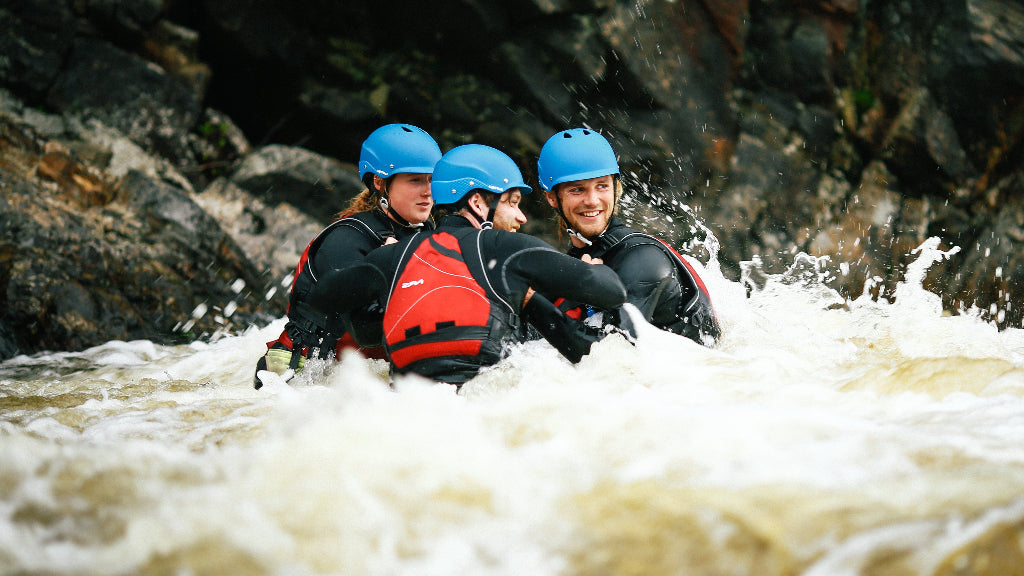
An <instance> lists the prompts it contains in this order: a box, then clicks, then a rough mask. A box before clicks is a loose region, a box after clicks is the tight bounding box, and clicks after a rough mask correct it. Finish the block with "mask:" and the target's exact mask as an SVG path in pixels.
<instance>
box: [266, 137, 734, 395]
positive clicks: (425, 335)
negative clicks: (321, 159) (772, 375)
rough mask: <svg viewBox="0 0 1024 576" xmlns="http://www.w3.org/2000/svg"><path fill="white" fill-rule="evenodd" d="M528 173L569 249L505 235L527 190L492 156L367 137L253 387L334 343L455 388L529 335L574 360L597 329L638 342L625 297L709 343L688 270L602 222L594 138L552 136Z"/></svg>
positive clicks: (604, 163)
mask: <svg viewBox="0 0 1024 576" xmlns="http://www.w3.org/2000/svg"><path fill="white" fill-rule="evenodd" d="M537 173H538V179H539V184H540V188H541V190H542V191H543V193H544V197H545V199H546V201H547V202H548V204H550V205H551V207H552V208H554V209H555V210H556V212H557V214H558V217H559V218H560V220H561V223H562V224H563V225H564V228H565V231H566V232H567V234H568V236H569V243H570V246H569V249H568V252H567V253H564V254H563V253H561V252H559V251H558V250H556V249H555V248H554V247H552V246H551V245H550V244H548V243H547V242H545V241H543V240H540V239H538V238H535V237H532V236H529V235H527V234H515V232H516V231H517V230H518V229H519V228H520V227H521V226H522V225H523V224H524V223H526V216H525V215H524V214H523V211H522V210H521V209H520V202H521V201H522V200H523V197H524V196H525V195H527V194H530V193H531V192H532V191H533V188H532V187H531V186H529V185H527V184H526V182H525V181H524V179H523V176H522V173H521V171H520V170H519V167H518V166H517V165H516V163H515V162H514V161H513V160H512V159H511V158H510V157H508V156H507V155H506V154H504V153H503V152H501V151H499V150H497V149H495V148H492V147H489V146H484V145H481V144H466V145H462V146H457V147H455V148H452V149H451V150H449V151H448V152H446V153H444V154H442V153H441V150H440V147H439V146H438V145H437V143H436V142H435V141H434V139H433V138H432V137H431V136H430V135H429V134H427V133H426V132H425V131H424V130H422V129H420V128H417V127H415V126H412V125H409V124H388V125H386V126H383V127H381V128H378V129H377V130H375V131H374V132H373V133H372V134H370V136H369V137H367V139H366V140H365V141H364V142H363V145H362V149H361V152H360V158H359V175H360V179H361V180H362V182H363V183H364V184H365V186H366V189H365V190H364V191H363V192H362V193H361V194H360V195H358V196H357V197H356V198H355V199H353V201H352V203H351V204H350V205H349V207H348V208H347V209H345V210H344V211H342V212H341V213H339V214H338V218H337V220H335V221H334V222H333V223H332V224H330V225H329V226H328V227H327V228H325V229H324V230H323V231H321V232H320V233H319V234H318V235H317V236H316V238H314V239H313V240H312V241H311V242H310V243H309V245H308V246H307V247H306V250H305V252H304V253H303V254H302V257H301V258H300V260H299V263H298V266H297V267H296V271H295V276H294V278H293V282H292V286H291V293H290V296H289V304H288V310H287V323H286V324H285V327H284V330H283V331H282V333H281V335H280V336H279V337H278V339H277V340H275V341H273V342H269V343H268V345H267V348H268V349H267V352H266V354H265V355H264V356H262V357H261V358H260V359H259V361H258V362H257V367H256V376H255V378H254V385H255V387H256V388H257V389H258V388H260V387H262V385H263V382H262V378H263V377H264V376H265V375H266V373H265V371H270V372H274V373H276V374H278V375H281V376H283V377H284V378H285V379H288V378H290V377H291V375H293V374H294V373H296V372H298V371H300V370H301V369H302V368H303V366H304V365H305V362H306V359H307V358H310V357H311V356H312V355H316V356H317V357H319V358H324V359H326V358H331V357H335V358H340V357H341V353H342V351H343V350H344V349H346V348H356V349H358V350H359V351H360V352H361V353H362V354H363V355H364V356H366V357H369V358H381V359H387V360H388V361H389V363H390V366H391V371H392V373H393V374H408V373H415V374H419V375H422V376H425V377H428V378H431V379H433V380H436V381H438V382H446V383H449V384H454V385H456V386H457V387H461V385H462V384H463V383H465V382H466V381H468V380H469V379H471V378H473V377H474V376H476V375H477V373H479V371H480V370H481V369H483V368H485V367H487V366H491V365H493V364H496V363H497V362H498V361H500V360H501V359H502V358H503V357H505V356H506V355H507V354H508V352H509V351H510V349H511V346H512V345H513V344H515V343H519V342H524V341H527V340H531V339H537V338H544V339H546V340H547V341H548V342H550V343H551V344H552V345H553V346H554V347H555V348H556V349H557V350H558V351H559V352H560V353H561V354H562V355H563V356H565V357H566V358H567V359H568V360H570V361H572V362H574V363H575V362H578V361H579V360H580V359H581V358H582V357H583V356H585V355H586V354H589V352H590V349H591V345H592V344H593V343H594V342H597V341H599V340H601V339H602V338H604V337H606V336H607V335H608V334H612V333H620V334H623V335H624V336H625V337H626V338H627V339H633V338H634V337H635V335H634V331H633V325H632V322H631V320H630V317H629V314H628V313H627V312H626V311H625V310H624V309H623V305H624V304H626V303H628V304H631V305H633V306H635V307H636V309H637V310H638V311H639V313H640V314H641V315H642V316H643V318H644V320H646V321H647V322H649V323H651V324H653V325H654V326H656V327H658V328H661V329H664V330H668V331H671V332H674V333H677V334H681V335H683V336H686V337H688V338H691V339H693V340H695V341H697V342H699V343H702V344H705V345H710V344H712V343H713V342H714V341H715V340H716V339H717V338H718V337H719V331H720V330H719V325H718V321H717V319H716V317H715V312H714V309H713V308H712V305H711V299H710V296H709V294H708V291H707V288H706V287H705V285H704V283H703V281H702V280H701V278H700V276H699V275H698V273H697V271H696V270H695V269H694V268H693V266H691V264H690V263H689V262H687V260H686V259H685V258H683V257H682V256H680V255H679V254H678V253H677V252H676V251H675V250H673V249H672V248H671V247H670V246H669V245H668V244H666V243H665V242H663V241H661V240H659V239H657V238H655V237H653V236H651V235H648V234H645V233H643V232H640V231H638V230H635V229H632V228H629V227H627V226H626V225H625V224H624V223H622V222H621V221H620V220H619V219H618V218H617V217H616V216H615V211H616V206H617V204H618V200H619V198H620V196H621V195H622V184H621V181H620V178H619V166H618V161H617V159H616V157H615V152H614V151H613V149H612V147H611V145H610V144H609V143H608V141H607V140H606V139H605V138H604V137H603V136H602V135H601V134H599V133H598V132H596V131H594V130H591V129H586V128H573V129H569V130H564V131H562V132H559V133H557V134H555V135H554V136H552V137H551V138H550V139H549V140H548V141H547V142H546V143H545V144H544V146H543V147H542V148H541V152H540V156H539V158H538V161H537Z"/></svg>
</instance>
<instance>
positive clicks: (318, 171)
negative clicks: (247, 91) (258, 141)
mask: <svg viewBox="0 0 1024 576" xmlns="http://www.w3.org/2000/svg"><path fill="white" fill-rule="evenodd" d="M231 183H232V184H234V185H235V186H238V187H239V188H241V189H243V190H246V191H247V192H249V193H250V194H252V195H253V196H255V197H257V198H260V199H262V200H263V201H264V202H266V203H267V204H270V205H273V204H276V203H278V202H284V203H288V204H291V205H293V206H295V207H297V208H299V209H300V210H302V211H304V212H306V213H307V214H309V215H311V216H313V217H314V218H316V219H317V220H319V221H320V222H321V223H323V224H327V223H328V222H330V221H331V220H332V219H333V218H334V216H335V215H336V214H337V213H338V212H339V211H341V210H342V209H343V208H345V207H346V206H348V203H349V202H350V201H351V200H352V198H353V197H355V196H356V195H357V194H359V192H361V191H362V190H363V189H364V186H363V185H362V184H361V183H360V181H359V174H358V171H357V169H356V167H355V166H354V165H352V164H344V163H342V162H339V161H338V160H335V159H334V158H330V157H327V156H322V155H320V154H317V153H315V152H311V151H309V150H306V149H304V148H299V147H294V146H281V145H271V146H264V147H263V148H260V149H258V150H256V151H255V152H254V153H252V154H250V155H248V156H247V157H246V158H245V160H243V161H242V163H241V164H240V165H239V166H238V169H237V170H235V172H234V173H233V174H232V175H231Z"/></svg>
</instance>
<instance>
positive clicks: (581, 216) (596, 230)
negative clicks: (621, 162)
mask: <svg viewBox="0 0 1024 576" xmlns="http://www.w3.org/2000/svg"><path fill="white" fill-rule="evenodd" d="M545 196H546V197H547V200H548V204H551V206H553V207H554V208H556V209H557V208H558V198H559V196H561V199H562V214H563V215H564V216H565V221H566V222H567V223H568V224H569V226H570V227H571V228H572V229H573V230H575V231H577V232H579V233H580V234H582V235H583V236H585V237H586V238H588V239H589V238H594V237H596V236H597V235H598V234H600V233H602V232H604V230H605V228H607V227H608V221H609V220H610V219H611V217H612V210H613V209H614V208H615V178H614V177H613V176H612V175H610V174H609V175H607V176H599V177H597V178H590V179H588V180H576V181H574V182H564V183H562V184H559V185H558V186H556V187H555V189H554V190H552V191H550V192H546V193H545ZM572 240H573V242H574V243H575V242H576V241H577V240H576V239H575V238H573V239H572Z"/></svg>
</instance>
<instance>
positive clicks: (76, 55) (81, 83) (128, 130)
mask: <svg viewBox="0 0 1024 576" xmlns="http://www.w3.org/2000/svg"><path fill="white" fill-rule="evenodd" d="M47 102H48V103H49V104H50V106H52V107H53V108H54V109H55V110H56V111H59V112H67V113H72V114H75V115H79V116H85V117H90V118H96V119H97V120H99V121H101V122H103V123H105V124H107V125H109V126H111V127H114V128H117V129H118V130H120V131H122V132H124V133H125V134H127V135H128V137H130V138H131V139H132V140H134V141H135V142H136V143H138V144H139V145H140V146H142V147H143V148H145V149H146V150H147V151H150V152H152V153H154V154H157V155H159V156H163V157H165V158H168V159H170V160H172V161H174V162H176V163H178V164H192V163H194V160H193V157H192V153H191V149H190V147H189V144H188V136H187V135H188V133H189V132H190V131H191V130H192V129H193V128H194V127H195V125H196V122H197V120H198V119H199V117H200V113H201V112H202V108H201V106H200V103H199V101H198V100H197V99H196V97H195V94H194V93H193V92H192V91H191V90H189V89H188V87H186V86H185V85H183V84H182V83H180V82H179V81H178V80H177V79H176V78H174V77H172V76H170V75H168V74H167V73H166V72H165V71H164V70H163V69H162V68H160V67H158V66H156V65H155V64H153V63H150V62H147V61H146V60H143V59H142V58H140V57H138V56H135V55H133V54H129V53H126V52H124V51H122V50H119V49H118V48H116V47H115V46H113V45H112V44H110V43H108V42H105V41H102V40H95V39H91V38H82V39H79V40H77V41H76V42H75V43H74V46H73V47H72V50H71V54H70V55H69V58H68V62H67V64H66V65H65V68H64V69H63V70H62V72H61V74H60V75H59V76H58V77H57V79H56V81H55V82H54V84H53V86H52V87H51V88H50V91H49V95H48V98H47Z"/></svg>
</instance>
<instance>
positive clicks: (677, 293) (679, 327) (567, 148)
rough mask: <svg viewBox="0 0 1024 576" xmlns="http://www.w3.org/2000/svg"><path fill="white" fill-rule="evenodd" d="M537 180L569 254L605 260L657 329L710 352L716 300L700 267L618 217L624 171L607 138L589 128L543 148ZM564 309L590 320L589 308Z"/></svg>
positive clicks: (575, 130) (714, 335) (714, 332)
mask: <svg viewBox="0 0 1024 576" xmlns="http://www.w3.org/2000/svg"><path fill="white" fill-rule="evenodd" d="M537 175H538V179H539V181H540V187H541V189H542V190H544V194H545V198H546V199H547V201H548V204H550V205H551V206H552V207H553V208H554V209H555V210H556V211H557V212H558V215H559V217H560V218H561V220H562V222H563V224H564V225H565V229H566V232H567V233H568V234H569V242H570V244H571V245H570V247H569V251H568V254H569V255H570V256H574V257H576V258H595V259H600V261H602V262H604V263H605V264H607V265H608V266H610V267H611V268H612V269H613V270H615V272H616V273H617V274H618V275H619V278H620V279H622V282H623V284H625V286H626V291H627V293H628V295H627V297H626V301H627V302H628V303H630V304H632V305H634V306H636V308H637V309H639V311H640V312H641V313H642V314H643V316H644V319H645V320H647V321H648V322H649V323H651V324H653V325H654V326H656V327H658V328H661V329H663V330H667V331H670V332H674V333H676V334H681V335H683V336H686V337H687V338H690V339H692V340H694V341H696V342H699V343H701V344H704V345H707V346H710V345H712V344H713V343H714V342H715V341H716V340H717V339H718V337H719V336H720V332H721V330H720V328H719V325H718V319H717V318H716V315H715V311H714V308H713V307H712V305H711V296H710V295H709V294H708V290H707V288H706V287H705V285H704V282H703V280H701V278H700V276H699V275H698V273H697V271H696V269H695V268H694V267H693V266H692V265H691V264H690V263H689V262H687V261H686V259H684V258H682V257H681V256H680V255H679V254H678V253H677V252H676V251H675V250H673V249H672V248H671V247H670V246H669V245H668V244H666V243H665V242H663V241H661V240H659V239H657V238H655V237H653V236H651V235H649V234H645V233H643V232H640V231H638V230H634V229H632V228H629V227H627V226H626V225H625V224H623V223H622V222H621V221H619V220H618V218H616V217H615V208H616V203H617V201H618V198H619V197H620V196H621V193H622V186H621V183H620V181H619V165H618V161H617V160H616V158H615V152H614V151H613V150H612V147H611V145H610V144H609V143H608V141H607V140H606V139H605V138H604V137H603V136H601V135H600V134H598V133H597V132H595V131H593V130H590V129H584V128H573V129H570V130H564V131H562V132H559V133H557V134H555V135H554V136H552V137H551V138H549V139H548V141H547V142H546V143H545V144H544V146H543V147H542V148H541V152H540V157H539V158H538V160H537ZM563 308H566V310H567V312H569V313H570V314H575V315H582V314H586V309H585V307H580V306H574V305H572V304H570V305H569V306H564V305H563ZM611 321H612V322H619V321H621V319H615V318H614V317H612V319H611Z"/></svg>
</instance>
